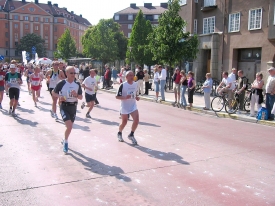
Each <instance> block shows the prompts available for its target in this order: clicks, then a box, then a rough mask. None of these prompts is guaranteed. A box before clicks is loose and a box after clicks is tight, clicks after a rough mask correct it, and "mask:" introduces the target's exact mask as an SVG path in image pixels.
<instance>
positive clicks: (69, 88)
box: [52, 66, 82, 154]
mask: <svg viewBox="0 0 275 206" xmlns="http://www.w3.org/2000/svg"><path fill="white" fill-rule="evenodd" d="M66 74H67V78H66V79H64V80H62V81H60V82H58V83H57V85H56V87H55V88H54V90H53V92H52V95H53V97H55V98H59V100H60V102H61V104H60V114H61V116H62V119H63V121H64V123H65V125H66V130H65V136H64V139H63V140H62V144H63V152H64V153H65V154H67V152H68V149H69V144H68V139H69V135H70V133H71V131H72V128H73V123H74V120H75V116H76V109H77V103H78V100H81V99H82V89H81V86H80V83H79V82H76V81H75V70H74V67H73V66H68V67H67V68H66Z"/></svg>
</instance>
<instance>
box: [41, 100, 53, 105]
mask: <svg viewBox="0 0 275 206" xmlns="http://www.w3.org/2000/svg"><path fill="white" fill-rule="evenodd" d="M39 103H40V104H43V105H52V104H50V103H47V102H42V101H39Z"/></svg>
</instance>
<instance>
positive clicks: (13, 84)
mask: <svg viewBox="0 0 275 206" xmlns="http://www.w3.org/2000/svg"><path fill="white" fill-rule="evenodd" d="M15 70H16V66H15V65H14V64H11V65H10V72H8V73H7V74H6V76H5V84H6V86H7V88H8V89H9V97H10V110H9V114H11V115H12V116H13V117H17V115H16V114H15V109H16V107H17V104H18V99H19V94H20V85H21V84H22V78H21V74H20V73H17V72H15Z"/></svg>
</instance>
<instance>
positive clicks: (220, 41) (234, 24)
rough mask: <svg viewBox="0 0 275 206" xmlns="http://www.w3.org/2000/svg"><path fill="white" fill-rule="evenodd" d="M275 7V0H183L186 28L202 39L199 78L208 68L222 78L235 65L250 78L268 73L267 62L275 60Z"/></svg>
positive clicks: (197, 63) (197, 62)
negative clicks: (258, 73) (224, 72)
mask: <svg viewBox="0 0 275 206" xmlns="http://www.w3.org/2000/svg"><path fill="white" fill-rule="evenodd" d="M274 11H275V0H249V1H248V0H181V12H180V15H181V17H182V18H183V19H184V20H186V21H187V27H186V30H187V31H189V32H190V33H191V34H197V35H198V37H199V40H200V45H199V54H198V57H197V59H196V60H194V61H193V70H194V71H195V72H196V79H197V80H201V79H203V77H204V76H205V73H206V72H210V73H211V74H212V76H213V77H214V78H217V79H221V73H222V71H230V70H231V68H233V67H234V68H237V69H238V70H243V71H244V73H245V75H246V76H247V77H248V78H249V82H252V81H253V80H254V78H255V74H256V72H259V71H262V72H263V74H264V76H265V77H266V76H267V75H266V74H267V73H266V69H267V62H269V61H273V62H275V13H274Z"/></svg>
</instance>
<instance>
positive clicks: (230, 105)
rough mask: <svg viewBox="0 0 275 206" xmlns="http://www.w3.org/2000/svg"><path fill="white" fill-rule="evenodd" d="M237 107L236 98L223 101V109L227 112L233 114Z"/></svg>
mask: <svg viewBox="0 0 275 206" xmlns="http://www.w3.org/2000/svg"><path fill="white" fill-rule="evenodd" d="M237 109H238V101H237V100H236V99H228V100H227V101H226V103H225V111H226V112H227V113H228V114H234V113H235V112H236V111H237Z"/></svg>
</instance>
